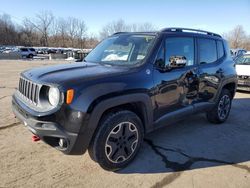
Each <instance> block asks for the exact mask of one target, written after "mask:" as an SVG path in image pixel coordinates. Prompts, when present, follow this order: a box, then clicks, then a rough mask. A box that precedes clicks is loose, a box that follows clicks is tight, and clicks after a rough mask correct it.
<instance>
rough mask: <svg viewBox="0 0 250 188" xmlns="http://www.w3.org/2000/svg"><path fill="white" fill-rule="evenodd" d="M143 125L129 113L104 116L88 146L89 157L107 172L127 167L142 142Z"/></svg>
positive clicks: (120, 112)
mask: <svg viewBox="0 0 250 188" xmlns="http://www.w3.org/2000/svg"><path fill="white" fill-rule="evenodd" d="M143 136H144V131H143V125H142V122H141V120H140V118H139V117H138V116H137V115H136V114H135V113H133V112H131V111H127V110H124V111H119V112H116V113H110V114H108V115H106V116H105V117H104V118H102V120H101V121H100V125H99V128H98V131H97V133H96V134H95V136H94V137H93V138H92V142H91V144H90V146H89V149H88V151H89V155H90V157H91V158H92V159H93V160H94V161H96V162H97V163H99V165H100V166H101V167H102V168H103V169H105V170H109V171H116V170H119V169H121V168H124V167H125V166H127V165H128V164H129V163H130V162H131V161H132V160H133V159H134V158H135V156H136V154H137V152H138V150H139V148H140V146H141V144H142V142H143Z"/></svg>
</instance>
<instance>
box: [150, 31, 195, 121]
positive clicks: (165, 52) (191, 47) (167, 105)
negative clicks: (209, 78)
mask: <svg viewBox="0 0 250 188" xmlns="http://www.w3.org/2000/svg"><path fill="white" fill-rule="evenodd" d="M195 51H196V50H195V40H194V38H193V37H190V36H181V37H179V36H171V37H170V36H165V38H164V39H163V42H162V45H161V47H160V50H159V52H158V56H157V59H156V68H155V70H154V82H155V85H156V95H155V103H156V109H155V112H154V114H155V120H157V119H158V118H160V117H162V116H163V115H165V114H167V113H169V112H174V111H177V110H180V109H182V108H185V107H187V106H191V104H192V103H193V102H195V101H196V99H197V91H198V84H199V83H198V81H199V80H198V72H197V71H198V67H197V63H196V53H195ZM173 56H183V57H185V58H186V62H187V63H186V65H185V66H183V67H176V68H170V69H169V70H166V71H162V69H160V68H157V67H159V66H161V67H162V66H165V67H168V66H169V65H170V59H171V57H173Z"/></svg>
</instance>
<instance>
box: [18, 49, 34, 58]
mask: <svg viewBox="0 0 250 188" xmlns="http://www.w3.org/2000/svg"><path fill="white" fill-rule="evenodd" d="M19 52H20V54H21V56H22V57H25V58H33V57H34V56H36V55H37V53H36V50H35V49H34V48H20V49H19Z"/></svg>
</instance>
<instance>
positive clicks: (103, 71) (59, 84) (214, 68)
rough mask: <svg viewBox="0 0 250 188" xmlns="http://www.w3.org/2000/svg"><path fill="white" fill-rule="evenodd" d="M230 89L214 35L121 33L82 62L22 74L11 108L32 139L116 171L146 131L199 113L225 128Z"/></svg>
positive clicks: (225, 55) (221, 44)
mask: <svg viewBox="0 0 250 188" xmlns="http://www.w3.org/2000/svg"><path fill="white" fill-rule="evenodd" d="M236 86H237V76H236V71H235V68H234V62H233V60H232V58H231V55H230V51H229V48H228V44H227V42H226V41H225V40H224V39H222V37H221V36H220V35H218V34H215V33H212V32H208V31H202V30H194V29H186V28H166V29H163V30H161V31H159V32H140V33H138V32H136V33H134V32H132V33H130V32H120V33H115V34H113V35H112V36H110V37H108V38H107V39H105V40H103V41H102V42H101V43H100V44H98V45H97V46H96V48H94V49H93V50H92V51H91V52H90V54H89V55H88V56H87V57H86V58H85V59H84V60H83V62H79V63H73V64H65V65H54V66H46V67H41V68H35V69H31V70H27V71H24V72H22V73H21V75H20V80H19V87H18V89H17V90H16V91H15V93H14V94H13V99H12V107H13V112H14V114H15V115H16V117H17V118H18V119H19V120H20V121H21V122H23V124H24V125H26V126H27V128H28V129H29V130H30V131H31V132H32V133H33V134H34V135H35V137H34V138H35V139H42V140H43V141H44V142H46V143H47V144H49V145H51V146H52V147H55V148H57V149H58V150H60V151H62V152H63V153H65V154H73V155H79V154H83V153H85V152H86V150H88V151H89V154H90V156H91V158H92V159H93V160H94V161H96V162H98V163H99V164H100V166H101V167H102V168H104V169H106V170H111V171H115V170H118V169H120V168H123V167H125V166H126V165H127V164H128V163H130V162H131V161H132V160H133V159H134V157H135V155H136V153H137V152H138V150H139V148H140V146H141V144H142V142H143V138H144V135H145V134H147V133H149V132H150V131H152V130H155V129H157V128H159V127H162V126H166V125H168V124H171V123H174V122H175V121H177V120H180V119H182V118H183V117H185V116H189V115H191V114H197V113H198V112H205V113H206V116H207V119H208V120H209V121H210V122H212V123H217V124H219V123H223V122H224V121H225V120H226V119H227V117H228V115H229V112H230V109H231V101H232V99H233V97H234V95H235V91H236Z"/></svg>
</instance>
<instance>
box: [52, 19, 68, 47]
mask: <svg viewBox="0 0 250 188" xmlns="http://www.w3.org/2000/svg"><path fill="white" fill-rule="evenodd" d="M55 26H56V28H55V29H54V30H55V31H56V36H58V39H57V42H58V46H61V47H66V46H67V44H66V43H67V38H68V33H67V31H68V23H67V20H65V19H64V18H59V19H58V20H57V23H56V24H55Z"/></svg>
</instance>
